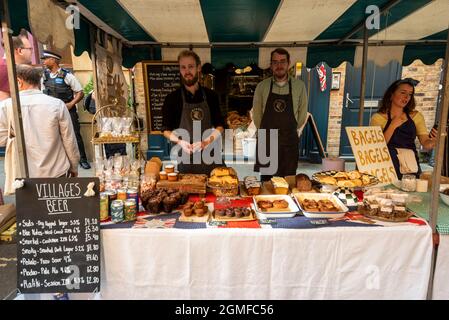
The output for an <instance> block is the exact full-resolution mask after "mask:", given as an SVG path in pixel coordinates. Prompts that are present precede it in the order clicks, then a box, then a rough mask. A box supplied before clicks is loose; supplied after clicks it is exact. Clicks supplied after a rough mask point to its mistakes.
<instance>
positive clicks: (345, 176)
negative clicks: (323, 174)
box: [334, 171, 348, 179]
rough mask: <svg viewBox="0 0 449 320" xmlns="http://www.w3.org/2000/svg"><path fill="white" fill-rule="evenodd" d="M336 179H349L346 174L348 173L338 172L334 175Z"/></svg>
mask: <svg viewBox="0 0 449 320" xmlns="http://www.w3.org/2000/svg"><path fill="white" fill-rule="evenodd" d="M334 178H345V179H348V175H347V174H346V172H343V171H340V172H337V173H336V174H334Z"/></svg>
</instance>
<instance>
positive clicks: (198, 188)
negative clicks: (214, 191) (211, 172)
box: [156, 174, 207, 194]
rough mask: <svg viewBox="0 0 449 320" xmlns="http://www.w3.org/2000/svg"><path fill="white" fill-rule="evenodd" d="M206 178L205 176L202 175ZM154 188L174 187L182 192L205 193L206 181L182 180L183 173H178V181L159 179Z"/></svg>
mask: <svg viewBox="0 0 449 320" xmlns="http://www.w3.org/2000/svg"><path fill="white" fill-rule="evenodd" d="M204 176H205V177H206V180H207V176H206V175H204ZM156 188H168V189H176V190H179V191H182V192H187V193H193V194H206V181H205V182H193V181H192V180H184V179H183V175H182V174H180V175H179V180H178V181H168V180H159V181H158V182H157V183H156Z"/></svg>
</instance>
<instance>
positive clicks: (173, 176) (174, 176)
mask: <svg viewBox="0 0 449 320" xmlns="http://www.w3.org/2000/svg"><path fill="white" fill-rule="evenodd" d="M167 177H168V181H177V180H178V174H177V173H176V172H172V173H169V174H167Z"/></svg>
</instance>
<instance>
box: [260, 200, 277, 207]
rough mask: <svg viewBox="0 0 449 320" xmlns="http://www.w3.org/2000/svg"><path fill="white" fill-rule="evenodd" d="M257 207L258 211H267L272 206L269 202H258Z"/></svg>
mask: <svg viewBox="0 0 449 320" xmlns="http://www.w3.org/2000/svg"><path fill="white" fill-rule="evenodd" d="M257 206H258V207H259V208H260V209H269V208H272V207H273V204H272V203H271V201H267V200H260V201H257Z"/></svg>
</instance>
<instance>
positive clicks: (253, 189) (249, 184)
mask: <svg viewBox="0 0 449 320" xmlns="http://www.w3.org/2000/svg"><path fill="white" fill-rule="evenodd" d="M243 182H244V184H245V189H246V192H247V193H248V195H249V196H257V195H259V194H260V191H261V188H262V184H261V183H260V182H259V181H257V178H256V177H254V176H249V177H245V179H244V180H243Z"/></svg>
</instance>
